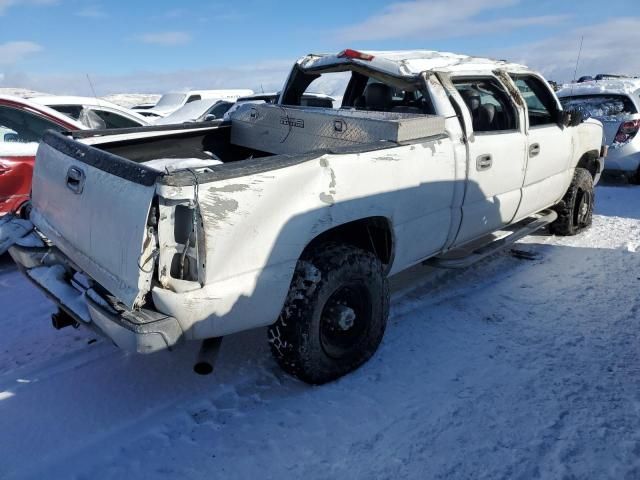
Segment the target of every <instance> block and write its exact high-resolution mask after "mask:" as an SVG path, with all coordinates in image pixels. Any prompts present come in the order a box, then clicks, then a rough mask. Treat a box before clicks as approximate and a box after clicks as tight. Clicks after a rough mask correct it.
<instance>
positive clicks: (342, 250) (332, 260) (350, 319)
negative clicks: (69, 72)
mask: <svg viewBox="0 0 640 480" xmlns="http://www.w3.org/2000/svg"><path fill="white" fill-rule="evenodd" d="M388 315H389V286H388V282H387V278H386V275H385V272H384V267H383V265H382V263H381V262H380V260H379V259H378V258H377V257H376V256H375V255H373V254H372V253H370V252H367V251H365V250H362V249H359V248H356V247H353V246H350V245H342V244H326V245H323V246H321V247H320V248H317V249H316V250H315V251H314V252H313V253H312V254H310V255H309V256H307V258H305V259H301V260H299V261H298V264H297V266H296V270H295V273H294V276H293V280H292V282H291V287H290V290H289V294H288V296H287V300H286V302H285V305H284V308H283V309H282V313H281V314H280V316H279V317H278V320H277V321H276V323H274V324H273V325H272V326H271V327H269V343H270V345H271V352H272V353H273V355H274V357H275V359H276V360H277V362H278V364H279V365H280V366H281V367H282V368H283V369H284V370H285V371H286V372H288V373H290V374H292V375H294V376H296V377H298V378H300V379H301V380H303V381H305V382H307V383H312V384H321V383H326V382H329V381H331V380H334V379H336V378H338V377H341V376H343V375H345V374H347V373H349V372H351V371H353V370H355V369H356V368H358V367H359V366H360V365H362V364H363V363H364V362H366V361H367V360H368V359H369V358H371V356H372V355H373V354H374V353H375V351H376V350H377V348H378V346H379V345H380V341H381V340H382V336H383V334H384V330H385V327H386V323H387V316H388Z"/></svg>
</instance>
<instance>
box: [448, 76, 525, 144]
mask: <svg viewBox="0 0 640 480" xmlns="http://www.w3.org/2000/svg"><path fill="white" fill-rule="evenodd" d="M453 85H454V86H455V88H456V90H457V91H458V93H459V94H460V96H461V97H462V99H463V100H464V102H465V104H466V105H467V108H468V109H469V113H470V114H471V119H472V121H473V131H474V132H476V133H482V132H495V131H500V130H516V129H517V128H518V122H517V111H516V109H515V107H514V105H513V103H512V101H511V98H510V97H509V94H508V93H507V92H506V91H505V90H504V88H503V87H502V85H501V84H500V83H499V82H498V81H497V80H495V79H494V78H490V77H487V78H459V79H453Z"/></svg>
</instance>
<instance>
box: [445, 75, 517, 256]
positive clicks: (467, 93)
mask: <svg viewBox="0 0 640 480" xmlns="http://www.w3.org/2000/svg"><path fill="white" fill-rule="evenodd" d="M451 81H452V83H453V85H454V87H455V89H456V90H457V91H458V93H459V94H460V97H462V100H463V101H464V105H461V106H460V108H467V109H468V111H469V114H470V117H471V120H472V124H471V125H466V131H467V132H468V133H471V132H472V133H473V135H470V134H468V135H467V137H468V139H469V141H468V142H467V152H468V153H467V155H468V163H467V185H466V193H465V198H464V202H463V205H462V223H461V226H460V230H459V231H458V235H457V237H456V242H455V243H456V244H461V243H465V242H468V241H471V240H474V239H476V238H479V237H481V236H483V235H485V234H487V233H490V232H492V231H495V230H497V229H499V228H500V227H502V226H503V225H506V224H508V223H510V222H511V221H512V220H513V218H514V216H515V214H516V211H517V210H518V205H519V204H520V198H521V188H522V182H523V180H524V172H525V151H526V136H525V133H524V128H523V125H522V110H521V109H519V108H518V107H517V106H516V104H515V103H514V101H513V98H512V97H511V95H510V94H509V93H508V91H507V89H506V88H505V86H504V85H503V84H502V83H501V82H500V81H499V80H498V78H496V77H494V76H474V77H466V76H465V77H452V78H451Z"/></svg>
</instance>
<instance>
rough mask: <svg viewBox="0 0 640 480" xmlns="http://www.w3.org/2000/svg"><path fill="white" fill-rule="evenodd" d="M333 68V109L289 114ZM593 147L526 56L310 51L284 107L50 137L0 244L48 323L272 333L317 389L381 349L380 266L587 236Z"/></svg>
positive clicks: (596, 147) (290, 83)
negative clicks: (540, 235) (51, 312)
mask: <svg viewBox="0 0 640 480" xmlns="http://www.w3.org/2000/svg"><path fill="white" fill-rule="evenodd" d="M334 74H338V75H341V78H344V77H345V76H346V78H347V80H348V82H347V84H346V88H345V91H344V95H343V98H342V105H341V108H337V109H329V108H314V107H308V106H300V99H301V98H302V95H304V93H305V92H306V91H308V89H313V88H314V86H313V83H314V81H315V80H317V79H319V78H324V77H325V76H327V75H334ZM311 91H313V90H311ZM601 141H602V125H601V124H600V123H599V122H598V121H595V120H587V121H584V122H582V121H581V118H580V117H579V116H577V115H573V114H572V113H571V112H564V111H563V110H562V107H561V105H560V103H559V102H558V100H557V98H556V96H555V95H554V93H553V90H552V89H551V88H550V87H549V85H548V84H547V82H546V81H545V80H544V78H542V77H541V76H540V75H539V74H537V73H535V72H533V71H531V70H529V69H528V68H526V67H524V66H521V65H516V64H511V63H506V62H503V61H493V60H489V59H482V58H473V57H467V56H462V55H454V54H450V53H439V52H432V51H411V52H359V51H354V50H345V51H343V52H341V53H339V54H337V55H308V56H306V57H304V58H302V59H300V60H299V61H298V62H297V63H296V64H295V65H294V67H293V69H292V71H291V74H290V75H289V77H288V79H287V81H286V83H285V86H284V88H283V90H282V93H281V96H280V99H279V102H278V103H277V104H273V105H267V104H265V105H247V106H246V107H243V108H240V109H238V110H237V112H235V113H234V115H233V116H232V118H231V121H220V122H207V123H203V124H190V125H186V126H180V127H176V126H166V127H148V128H139V129H129V130H116V131H88V132H77V133H70V134H67V135H63V134H59V133H54V132H50V133H48V134H47V135H46V137H45V139H44V141H43V143H42V144H41V145H40V148H39V150H38V155H37V161H36V166H35V173H34V178H33V196H32V204H33V205H32V211H31V218H30V219H31V221H32V223H33V225H34V229H33V230H32V231H31V232H30V233H28V234H27V235H26V236H25V237H23V238H21V239H19V240H18V241H17V242H16V243H15V244H14V245H13V246H12V247H11V248H10V254H11V256H12V257H13V259H14V260H15V261H16V262H17V264H18V265H19V266H20V268H21V269H22V270H23V271H24V273H25V274H26V275H27V276H28V277H29V278H30V279H31V280H32V281H33V282H34V283H35V284H36V285H37V286H38V287H40V288H41V289H43V290H44V291H45V292H46V293H47V294H48V295H49V296H50V297H51V298H52V299H53V301H55V302H56V303H57V304H58V305H59V307H60V309H61V313H60V314H58V315H56V316H55V317H54V325H56V326H57V327H61V326H65V325H70V324H74V325H75V324H81V325H86V326H90V327H94V328H96V329H97V330H99V331H100V332H102V333H103V334H105V335H106V336H107V337H109V338H111V339H112V340H113V341H114V342H115V343H116V344H117V345H118V346H120V347H122V348H125V349H128V350H131V351H137V352H141V353H148V352H154V351H157V350H162V349H171V348H172V347H174V346H175V345H176V344H178V342H180V341H182V340H205V341H204V342H203V344H204V345H205V346H206V345H209V346H211V345H213V347H211V349H215V345H216V344H217V342H216V341H212V340H211V339H214V338H221V337H222V336H224V335H228V334H231V333H234V332H239V331H242V330H246V329H250V328H255V327H260V326H269V328H268V336H269V341H270V343H271V347H272V351H273V354H274V356H275V358H276V359H277V361H278V363H279V364H280V365H281V366H282V367H283V368H284V369H285V370H286V371H288V372H289V373H291V374H293V375H296V376H298V377H299V378H301V379H303V380H304V381H307V382H310V383H322V382H327V381H330V380H332V379H335V378H337V377H339V376H341V375H344V374H346V373H348V372H350V371H352V370H354V369H356V368H357V367H358V366H360V365H361V364H363V363H364V362H365V361H366V360H367V359H369V358H370V357H371V356H372V355H373V353H374V352H375V351H376V349H377V347H378V345H379V343H380V341H381V339H382V336H383V332H384V330H385V325H386V321H387V315H388V309H389V287H388V281H387V278H388V276H389V275H392V274H395V273H397V272H400V271H402V270H404V269H407V268H408V267H411V266H412V265H415V264H418V263H420V262H424V261H426V260H430V261H431V262H433V263H435V264H437V265H440V266H445V267H446V266H450V267H454V266H460V265H464V264H466V263H467V260H468V259H473V258H476V257H481V256H482V255H484V254H486V252H488V251H492V250H491V244H490V245H486V244H485V242H484V240H483V239H485V238H486V237H487V235H488V234H491V233H492V232H496V231H498V230H505V229H508V228H511V231H512V232H514V233H513V234H512V235H515V237H512V238H518V237H519V236H522V235H523V234H525V233H528V232H531V231H532V230H534V229H536V228H540V227H541V226H544V225H547V224H549V225H550V229H551V231H552V232H554V233H556V234H560V235H572V234H575V233H577V232H579V231H580V230H581V229H583V228H586V227H588V226H589V225H590V223H591V215H592V209H593V201H594V192H593V186H594V183H595V182H597V179H598V178H599V175H600V172H601V171H602V167H603V153H604V150H603V149H602V148H601ZM508 238H509V237H507V239H508ZM497 242H498V243H500V242H502V243H504V242H505V239H504V238H500V239H499V240H497ZM460 247H463V249H461V248H460ZM476 247H478V248H476ZM461 250H465V251H468V252H469V253H470V255H469V257H467V258H460V255H459V253H457V252H460V251H461ZM205 350H206V348H205ZM203 370H204V369H203Z"/></svg>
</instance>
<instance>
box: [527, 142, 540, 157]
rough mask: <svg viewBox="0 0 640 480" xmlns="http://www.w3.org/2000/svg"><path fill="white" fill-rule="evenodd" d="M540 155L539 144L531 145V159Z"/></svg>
mask: <svg viewBox="0 0 640 480" xmlns="http://www.w3.org/2000/svg"><path fill="white" fill-rule="evenodd" d="M539 153H540V144H539V143H533V144H531V145H529V156H530V157H535V156H536V155H538V154H539Z"/></svg>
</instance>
